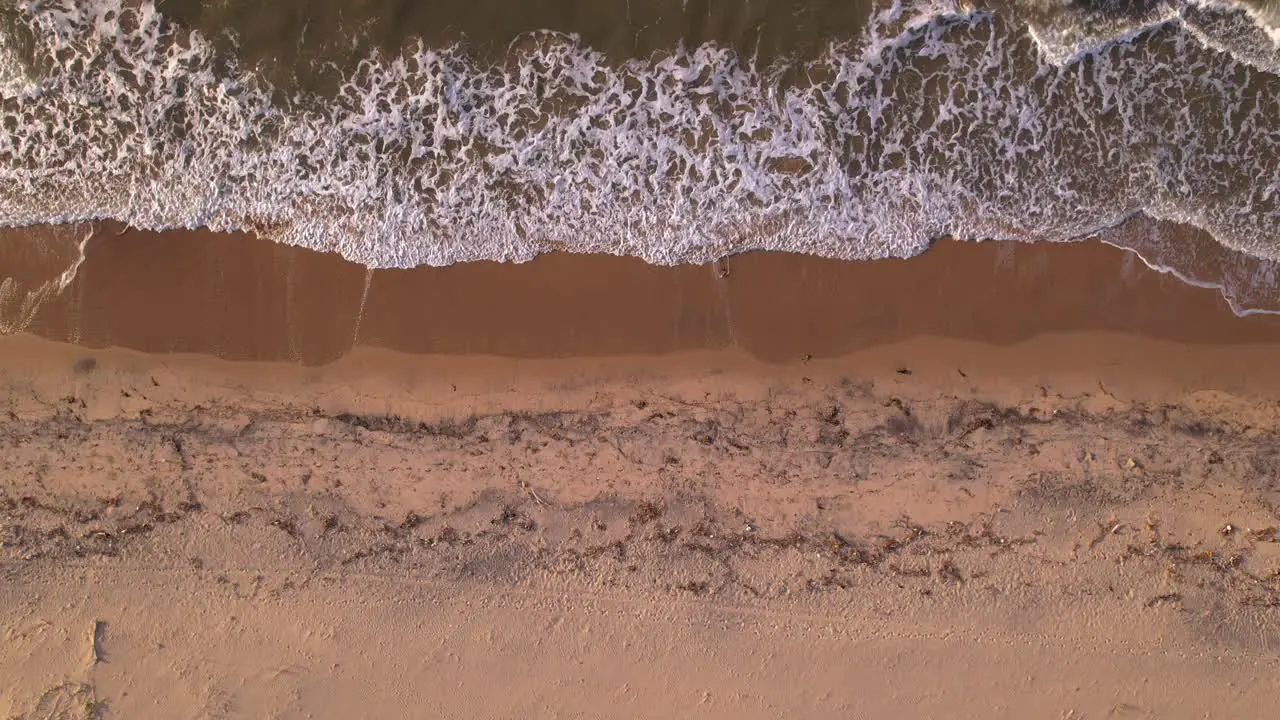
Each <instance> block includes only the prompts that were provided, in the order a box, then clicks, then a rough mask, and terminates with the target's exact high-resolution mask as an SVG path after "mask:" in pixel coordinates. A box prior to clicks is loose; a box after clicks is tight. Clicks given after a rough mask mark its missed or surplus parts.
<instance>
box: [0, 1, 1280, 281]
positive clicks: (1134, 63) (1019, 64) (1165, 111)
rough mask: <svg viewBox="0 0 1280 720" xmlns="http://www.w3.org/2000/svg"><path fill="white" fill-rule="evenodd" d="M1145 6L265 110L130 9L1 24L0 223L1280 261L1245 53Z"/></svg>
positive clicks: (905, 8)
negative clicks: (24, 51) (1201, 239)
mask: <svg viewBox="0 0 1280 720" xmlns="http://www.w3.org/2000/svg"><path fill="white" fill-rule="evenodd" d="M1161 7H1162V8H1165V9H1161V8H1156V9H1155V10H1153V12H1154V13H1155V14H1153V15H1142V16H1140V17H1137V18H1136V19H1134V18H1131V19H1130V20H1127V21H1125V22H1127V23H1128V24H1125V23H1122V22H1118V21H1117V23H1111V24H1108V23H1105V22H1099V21H1096V20H1088V21H1087V22H1083V23H1082V24H1080V25H1078V26H1074V29H1073V26H1072V25H1071V23H1072V22H1074V20H1072V19H1071V18H1072V17H1073V16H1070V15H1065V16H1062V17H1059V19H1058V20H1056V21H1055V22H1056V23H1057V24H1056V25H1035V24H1034V23H1028V24H1025V25H1018V24H1017V23H1016V22H1012V21H1011V20H1010V19H1009V17H1010V16H1008V15H1002V14H1001V11H1000V10H999V9H995V10H993V9H989V8H988V9H984V8H982V7H974V6H970V5H962V4H957V3H955V2H951V1H950V0H946V1H943V0H939V1H938V2H935V3H931V4H923V3H903V2H899V3H894V4H891V5H888V6H886V7H885V8H884V9H883V10H882V11H881V12H879V13H877V14H876V15H875V16H874V17H873V21H872V22H871V23H870V24H869V26H868V27H867V28H866V30H865V32H864V34H863V35H862V36H860V37H858V38H851V39H849V40H848V41H847V42H845V43H841V44H835V45H833V46H831V47H830V48H829V50H828V51H827V52H825V53H824V54H823V55H822V56H821V57H820V58H818V59H816V60H814V61H812V62H810V63H808V64H807V65H806V66H805V67H804V70H805V71H806V72H805V74H806V75H807V77H808V78H809V81H808V82H807V83H804V84H799V85H797V84H790V85H787V86H783V85H782V84H781V81H780V78H781V76H782V72H783V68H782V66H776V67H755V66H753V65H751V64H749V63H748V62H747V61H745V60H743V59H742V58H739V57H737V56H735V55H734V54H733V53H732V52H731V51H730V50H728V49H726V48H724V47H719V46H716V45H704V46H701V47H696V48H679V49H674V50H673V51H671V52H669V53H667V54H665V55H662V56H660V57H653V58H646V59H634V60H630V61H627V62H625V63H621V64H618V63H612V64H611V63H610V62H608V61H607V60H606V58H605V57H603V56H602V55H601V54H599V53H598V52H596V51H594V50H592V49H590V48H587V47H584V46H582V45H581V44H580V43H579V42H578V40H577V39H576V38H573V37H571V36H564V35H558V34H554V33H538V34H534V35H530V36H526V37H523V38H520V39H519V40H518V41H517V42H516V43H514V44H513V46H512V49H511V56H510V58H508V60H507V61H506V62H504V63H501V64H498V65H483V64H480V63H478V62H477V61H475V60H474V59H472V58H471V57H469V56H468V55H467V54H466V53H465V52H464V51H462V50H461V49H459V48H427V47H420V46H419V47H417V48H414V49H412V50H410V51H408V52H405V53H403V54H402V55H400V56H398V57H381V56H372V57H369V58H368V59H366V60H365V61H363V62H362V63H361V64H360V66H359V67H358V68H356V69H355V70H354V71H353V72H352V73H351V74H350V76H349V77H348V78H347V79H346V82H345V83H344V84H343V85H342V88H341V91H340V92H339V93H338V95H337V96H336V97H334V98H323V99H321V98H311V97H297V98H294V99H293V100H292V101H291V102H290V103H289V104H288V105H287V106H281V105H279V104H277V103H275V102H273V100H272V97H273V92H272V89H271V88H269V87H267V86H266V85H265V83H264V82H263V81H261V80H260V79H259V78H257V77H256V76H255V75H254V74H253V73H251V72H249V71H247V70H244V69H238V68H237V67H236V66H235V64H234V62H231V61H229V60H228V59H226V58H218V57H217V55H216V52H215V50H214V48H213V46H212V45H211V44H210V43H209V42H208V41H207V40H205V39H204V38H202V37H200V36H199V35H196V34H189V33H186V32H185V31H179V30H177V29H175V28H174V27H173V26H172V25H170V24H169V23H167V22H166V21H165V19H164V18H163V17H162V16H161V15H160V14H158V13H157V12H156V10H155V8H154V6H153V5H151V4H150V2H138V1H137V0H130V1H129V2H122V0H26V1H25V2H24V3H23V4H22V5H21V6H19V8H18V10H17V17H18V18H19V21H20V22H21V23H24V24H25V25H26V26H28V27H29V28H30V29H31V31H32V34H33V35H34V36H35V37H36V38H38V39H39V42H40V45H39V47H38V48H37V53H36V58H35V62H34V63H30V64H29V65H26V66H23V73H24V74H23V75H22V78H23V80H22V83H21V84H19V85H12V86H11V85H8V84H3V83H0V95H3V97H4V99H3V101H2V102H0V110H2V112H0V121H2V122H3V124H4V133H3V134H2V135H0V186H2V187H3V188H4V190H3V191H2V194H0V222H2V223H5V224H11V225H22V224H34V223H40V222H65V221H79V220H96V219H105V218H112V219H116V220H120V221H123V222H127V223H130V224H133V225H136V226H140V227H144V228H152V229H163V228H173V227H198V226H207V227H211V228H214V229H253V230H258V231H260V232H262V233H264V234H266V235H269V236H270V237H272V238H274V239H276V240H279V241H282V242H287V243H292V244H297V245H303V246H307V247H312V248H317V249H323V250H336V251H338V252H340V253H342V254H343V255H344V256H346V257H348V258H350V259H352V260H355V261H358V262H361V263H364V264H366V265H368V266H370V267H386V266H411V265H417V264H434V265H441V264H449V263H453V262H458V261H463V260H474V259H500V260H525V259H528V258H530V257H532V256H534V255H536V254H537V253H539V252H542V251H545V250H547V249H550V248H565V249H569V250H573V251H581V252H611V253H621V254H630V255H636V256H639V257H641V258H644V259H646V260H648V261H650V262H655V263H664V264H669V263H679V262H699V261H706V260H709V259H712V258H715V257H718V256H722V255H724V254H727V253H732V252H737V251H742V250H747V249H780V250H792V251H798V252H807V253H814V254H820V255H826V256H831V257H842V258H878V257H886V256H908V255H912V254H915V253H917V252H919V251H921V250H923V249H924V248H925V247H927V245H928V244H929V242H930V241H931V240H932V239H934V238H936V237H938V236H941V235H952V236H957V237H961V238H978V237H984V238H1000V237H1017V238H1026V237H1036V238H1043V239H1046V240H1068V239H1073V238H1078V237H1082V236H1085V235H1088V234H1091V233H1094V232H1096V231H1098V230H1099V229H1101V228H1105V227H1108V226H1111V225H1114V224H1116V223H1118V222H1120V221H1122V220H1123V219H1125V218H1127V217H1130V216H1132V215H1134V214H1135V213H1138V212H1145V213H1147V214H1149V215H1151V216H1154V217H1157V218H1164V219H1171V220H1177V221H1180V222H1186V223H1191V224H1194V225H1197V226H1199V227H1202V228H1205V229H1208V230H1209V231H1211V232H1212V233H1213V234H1214V235H1215V236H1216V237H1218V238H1219V239H1220V240H1221V241H1222V242H1223V243H1225V244H1227V245H1229V246H1231V247H1233V248H1236V249H1237V250H1241V251H1244V252H1248V253H1251V254H1253V255H1256V256H1260V257H1267V258H1280V208H1278V207H1277V202H1280V192H1278V191H1280V171H1278V168H1277V151H1278V149H1280V92H1276V90H1277V89H1280V85H1278V84H1277V83H1278V82H1280V81H1277V78H1276V77H1274V76H1273V75H1271V74H1270V72H1269V71H1270V69H1271V67H1272V66H1270V65H1268V64H1267V63H1266V62H1263V61H1259V60H1258V59H1257V58H1265V56H1266V52H1267V51H1268V50H1267V48H1268V47H1271V48H1272V49H1274V48H1273V46H1271V45H1270V42H1271V41H1270V36H1268V35H1266V33H1265V32H1263V33H1262V34H1261V35H1260V36H1257V37H1254V39H1253V40H1248V41H1247V42H1246V41H1245V40H1240V39H1239V37H1236V36H1232V37H1233V38H1235V40H1233V42H1235V41H1236V40H1239V41H1240V42H1241V43H1244V44H1245V45H1247V46H1248V47H1247V48H1246V49H1247V50H1248V52H1245V51H1244V50H1238V49H1231V48H1230V47H1227V45H1229V44H1230V43H1219V45H1214V44H1213V43H1212V42H1209V41H1207V40H1206V39H1205V38H1209V37H1219V35H1220V34H1219V35H1214V34H1213V31H1212V30H1210V31H1206V30H1204V27H1205V26H1208V25H1210V24H1211V23H1207V22H1205V21H1202V20H1188V19H1187V18H1188V17H1191V14H1193V13H1202V14H1203V13H1215V12H1216V13H1218V16H1223V17H1226V16H1233V15H1231V13H1234V12H1235V11H1234V10H1230V9H1229V8H1228V9H1227V11H1224V12H1225V13H1226V14H1225V15H1224V12H1220V11H1219V10H1216V9H1213V8H1211V7H1208V5H1206V4H1205V3H1196V4H1194V5H1193V4H1189V3H1188V4H1169V5H1167V7H1165V6H1163V5H1162V6H1161ZM1014 16H1016V13H1014ZM1241 16H1242V17H1247V15H1241ZM1195 17H1196V18H1199V17H1200V16H1198V15H1197V16H1195ZM1206 17H1208V16H1206ZM1214 17H1217V16H1214ZM1254 27H1257V26H1254ZM1045 28H1051V29H1052V32H1049V31H1047V30H1046V29H1045ZM1258 37H1261V38H1266V45H1265V46H1264V44H1262V43H1261V42H1259V41H1258ZM1246 40H1247V38H1246ZM1224 48H1226V49H1225V50H1224ZM1249 53H1253V55H1250V54H1249ZM1255 56H1256V57H1255ZM6 57H7V56H5V55H4V48H3V46H0V64H3V62H4V58H6ZM1251 58H1252V59H1251ZM3 67H9V66H8V65H5V66H3ZM3 67H0V78H7V77H9V76H8V75H3V73H4V72H6V71H5V70H4V69H3ZM15 67H16V65H15ZM31 67H35V68H39V69H40V72H39V73H37V74H34V75H33V74H32V72H31V71H30V69H29V68H31Z"/></svg>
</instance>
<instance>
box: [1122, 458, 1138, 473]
mask: <svg viewBox="0 0 1280 720" xmlns="http://www.w3.org/2000/svg"><path fill="white" fill-rule="evenodd" d="M1138 467H1141V465H1139V464H1138V461H1137V460H1134V459H1133V458H1132V457H1127V458H1125V459H1124V469H1125V470H1133V469H1135V468H1138Z"/></svg>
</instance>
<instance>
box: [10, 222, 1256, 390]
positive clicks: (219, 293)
mask: <svg viewBox="0 0 1280 720" xmlns="http://www.w3.org/2000/svg"><path fill="white" fill-rule="evenodd" d="M86 234H88V229H87V228H84V227H75V228H41V229H38V230H7V231H4V233H3V234H2V235H0V268H3V270H4V273H3V274H4V275H6V276H9V277H12V278H13V279H14V280H15V283H14V291H13V292H12V293H9V297H6V298H4V301H3V304H0V309H2V312H0V320H3V321H4V323H5V325H6V327H8V328H9V329H10V330H13V329H16V326H19V325H21V323H19V322H17V319H18V316H19V315H20V313H19V312H18V310H19V305H20V302H19V301H20V299H21V298H22V297H23V296H24V295H25V294H27V293H31V292H33V291H35V290H37V289H38V288H40V286H41V284H42V283H45V282H47V281H48V280H49V279H51V278H54V277H56V276H57V275H58V274H59V273H61V272H62V271H63V270H64V269H65V268H66V267H67V265H69V264H70V261H71V259H73V258H74V257H75V249H74V243H75V242H76V241H78V240H80V239H81V238H83V237H84V236H85V235H86ZM33 236H35V237H36V238H37V239H36V241H35V242H32V238H33ZM85 255H86V259H85V261H84V263H83V265H82V266H81V267H80V268H79V270H78V272H77V273H76V276H75V279H74V281H73V282H72V283H71V284H70V285H69V286H68V287H67V288H66V290H64V291H63V292H62V293H61V294H59V295H57V296H55V297H50V298H47V299H46V302H44V303H42V304H41V306H40V309H39V311H38V313H36V314H35V315H34V317H33V318H32V320H31V322H30V323H29V324H28V325H26V326H25V327H23V328H22V329H24V330H25V331H27V332H31V333H33V334H36V335H39V336H41V337H45V338H49V339H53V340H59V341H74V342H76V343H78V344H82V345H84V346H87V347H108V346H119V347H125V348H130V349H134V350H140V351H143V352H193V353H206V354H212V355H216V356H218V357H222V358H227V359H234V360H265V361H277V360H287V361H297V362H301V363H304V364H308V365H315V364H323V363H326V362H330V361H332V360H334V359H336V358H338V357H340V356H341V355H342V354H343V353H345V352H347V351H348V350H350V349H351V348H352V347H353V346H354V345H357V344H358V345H369V346H374V347H381V348H385V349H389V350H395V351H398V352H404V353H411V354H418V355H494V356H500V357H518V358H538V357H602V356H617V355H660V354H666V353H674V352H682V351H703V350H726V349H733V350H738V351H742V352H744V353H746V354H748V355H750V356H752V357H754V358H758V359H760V360H764V361H766V362H770V363H787V362H796V361H799V360H801V359H803V358H805V357H819V358H822V357H837V356H840V355H844V354H848V353H851V352H854V351H858V350H863V349H867V348H871V347H875V346H878V345H884V344H886V343H892V342H899V341H902V340H906V339H909V338H913V337H918V336H936V337H950V338H957V339H968V340H976V341H980V342H984V343H991V344H997V345H1008V344H1011V343H1015V342H1019V341H1022V340H1026V339H1028V338H1031V337H1033V336H1036V335H1043V334H1053V333H1063V332H1078V331H1107V332H1120V333H1127V334H1135V335H1140V336H1143V337H1151V338H1157V339H1162V340H1171V341H1174V342H1179V343H1192V344H1228V345H1234V344H1241V343H1259V342H1274V341H1276V340H1278V339H1280V318H1277V317H1267V316H1253V317H1248V318H1236V317H1234V316H1233V315H1232V314H1231V312H1230V311H1229V309H1228V307H1227V305H1226V303H1225V302H1224V301H1223V300H1222V299H1221V297H1220V296H1219V295H1218V294H1217V292H1216V291H1214V290H1208V289H1202V288H1195V287H1189V286H1187V285H1185V284H1183V283H1182V282H1180V281H1179V280H1177V279H1176V278H1173V277H1171V276H1167V275H1161V274H1159V273H1156V272H1154V271H1151V270H1149V269H1148V268H1146V267H1145V266H1143V265H1142V263H1141V262H1140V261H1139V260H1137V259H1136V258H1135V257H1134V256H1133V255H1131V254H1129V253H1126V252H1124V251H1121V250H1118V249H1116V248H1112V247H1109V246H1106V245H1103V244H1101V243H1097V242H1087V243H1080V244H1071V245H1048V244H1019V243H1008V242H999V243H997V242H990V243H957V242H951V241H942V242H939V243H938V244H937V245H936V246H935V247H934V248H933V249H932V250H931V251H930V252H928V253H925V254H923V255H921V256H918V257H915V258H911V259H909V260H889V261H881V262H874V263H850V262H843V261H835V260H826V259H821V258H814V257H808V256H802V255H790V254H778V253H751V254H746V255H741V256H737V257H733V258H731V259H729V260H727V261H725V263H724V264H723V265H718V266H715V267H710V266H679V267H657V266H652V265H647V264H645V263H643V262H641V261H638V260H635V259H632V258H621V257H612V256H581V255H568V254H549V255H544V256H542V257H540V258H538V259H537V260H535V261H533V262H530V263H525V264H499V263H491V262H479V263H470V264H463V265H455V266H452V267H448V268H429V267H421V268H416V269H412V270H378V271H372V272H370V271H366V270H365V269H364V268H363V267H361V266H358V265H355V264H353V263H350V262H347V261H345V260H343V259H341V258H340V257H338V256H336V255H333V254H326V253H317V252H313V251H310V250H305V249H299V248H291V247H285V246H281V245H278V244H274V243H269V242H264V241H260V240H256V239H254V238H252V237H249V236H245V235H237V234H213V233H207V232H170V233H150V232H138V231H127V232H123V234H121V231H120V229H119V228H117V227H114V226H111V225H103V226H99V227H98V228H97V229H96V231H94V232H93V234H92V239H91V240H90V241H89V242H88V244H87V247H86V252H85Z"/></svg>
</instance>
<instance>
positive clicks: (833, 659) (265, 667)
mask: <svg viewBox="0 0 1280 720" xmlns="http://www.w3.org/2000/svg"><path fill="white" fill-rule="evenodd" d="M1066 346H1074V347H1089V348H1098V349H1097V350H1095V351H1094V352H1096V353H1098V354H1099V357H1098V358H1093V359H1090V360H1089V361H1088V363H1087V366H1088V367H1096V368H1103V371H1101V372H1095V373H1079V372H1069V371H1067V370H1064V369H1058V370H1043V369H1028V368H1034V367H1035V365H1036V363H1035V362H1034V361H1035V359H1037V358H1049V357H1054V356H1061V355H1062V353H1061V348H1063V347H1066ZM0 351H2V352H3V354H4V357H5V358H6V363H5V369H4V371H3V373H2V374H0V384H2V385H3V387H4V391H5V392H4V397H5V398H6V406H5V408H3V410H4V417H3V419H0V444H3V451H2V454H3V457H4V471H5V482H4V485H3V489H2V490H0V548H2V550H0V552H2V553H3V556H2V557H3V565H0V574H2V575H3V579H2V580H0V626H2V627H3V632H4V637H5V647H6V651H5V652H4V653H3V654H2V655H0V677H3V678H5V679H6V680H5V683H6V688H5V690H6V692H5V694H4V695H3V698H4V700H3V702H2V703H0V715H3V716H6V717H7V716H11V715H16V716H19V717H48V716H54V717H81V716H82V715H76V714H74V713H77V712H83V711H84V710H85V708H86V707H88V708H90V709H91V710H92V711H93V712H97V713H99V715H98V716H99V717H129V718H132V717H192V718H196V717H227V718H231V717H459V718H462V717H466V718H487V717H491V718H505V717H652V718H659V717H661V718H669V717H712V718H716V717H723V718H731V717H732V718H774V717H901V716H904V714H905V715H908V716H911V717H948V718H967V717H973V718H978V717H983V718H986V717H1048V718H1106V717H1117V718H1119V717H1123V718H1130V717H1134V718H1137V717H1152V718H1155V717H1159V718H1184V717H1185V718H1192V717H1197V718H1198V717H1263V716H1265V715H1267V714H1269V713H1274V712H1275V711H1276V710H1277V709H1280V696H1278V695H1277V694H1276V693H1275V692H1274V687H1275V685H1274V678H1275V673H1276V671H1277V669H1280V662H1278V660H1280V655H1278V653H1280V622H1278V620H1280V613H1278V611H1277V608H1278V607H1280V543H1278V542H1277V530H1276V528H1277V526H1278V525H1280V481H1278V480H1277V472H1280V451H1278V450H1277V447H1280V446H1278V445H1277V442H1276V441H1277V434H1278V433H1280V405H1278V404H1277V402H1276V395H1275V394H1274V393H1266V392H1263V393H1255V394H1252V395H1244V394H1239V393H1232V392H1226V391H1220V390H1193V389H1188V388H1187V387H1186V385H1185V384H1178V383H1175V382H1170V381H1167V380H1166V381H1159V382H1157V381H1152V380H1151V378H1150V377H1147V379H1146V381H1145V382H1143V381H1142V380H1141V378H1142V377H1143V376H1144V375H1143V373H1132V374H1131V375H1130V376H1128V377H1129V379H1126V374H1125V373H1126V370H1125V365H1124V363H1123V362H1122V361H1117V362H1112V363H1108V362H1106V361H1104V360H1103V359H1102V358H1103V357H1110V358H1113V359H1116V358H1120V359H1123V358H1124V357H1126V356H1134V357H1153V356H1154V357H1165V358H1168V359H1169V360H1168V363H1167V368H1166V371H1165V372H1164V373H1162V374H1161V377H1163V378H1173V379H1177V378H1183V377H1199V378H1200V381H1201V382H1202V383H1203V384H1206V385H1225V384H1227V383H1228V382H1229V380H1230V378H1229V376H1230V375H1231V374H1232V372H1233V371H1232V370H1231V369H1230V368H1232V367H1237V366H1240V365H1241V364H1243V366H1246V367H1258V365H1257V363H1261V362H1265V360H1266V358H1268V357H1273V356H1274V355H1273V354H1272V353H1273V352H1274V351H1273V350H1272V349H1271V348H1269V347H1252V348H1233V349H1227V350H1222V349H1215V348H1200V349H1195V348H1189V347H1187V346H1183V347H1181V348H1179V347H1178V346H1174V345H1172V344H1169V343H1165V342H1160V341H1153V340H1141V339H1137V338H1133V337H1128V336H1117V335H1110V334H1105V333H1093V334H1075V335H1069V336H1054V337H1044V338H1040V339H1037V340H1033V341H1028V342H1025V343H1021V344H1018V345H1015V346H1011V347H1007V348H1001V349H993V348H991V347H990V346H986V345H981V344H978V343H972V342H961V341H946V340H929V339H922V340H918V341H913V342H908V343H902V344H897V345H892V346H886V347H882V348H879V349H877V350H875V351H868V352H863V353H856V354H853V355H849V356H847V357H844V358H842V359H840V360H832V361H820V360H814V361H811V362H809V363H802V364H797V365H793V366H786V367H777V366H764V365H761V364H760V363H759V362H758V361H755V360H752V359H750V358H747V357H745V356H742V355H740V354H733V353H718V354H684V355H677V356H671V357H668V358H666V359H663V360H657V359H653V358H649V359H642V358H615V359H613V360H610V361H608V362H601V363H594V364H592V363H586V362H577V363H574V362H570V361H523V362H521V361H507V360H500V359H487V360H485V359H480V360H475V361H467V360H452V359H447V358H441V359H436V360H430V359H424V358H411V357H407V356H403V355H398V354H395V353H390V352H387V351H380V350H369V349H365V350H360V351H357V352H356V353H353V354H351V355H349V356H348V357H346V358H344V359H343V360H341V361H339V362H337V363H335V364H331V365H329V366H326V367H324V368H301V367H297V366H285V365H280V364H265V363H227V362H223V361H216V360H210V359H207V358H202V357H192V356H163V357H162V356H154V355H143V354H138V353H134V352H131V351H124V350H109V351H86V350H83V349H79V348H75V347H73V346H67V345H64V344H55V343H51V342H48V341H43V340H38V339H34V338H30V337H12V338H7V339H5V340H3V342H2V343H0ZM1232 359H1234V362H1235V363H1236V365H1232V362H1231V360H1232ZM1001 362H1003V363H1004V366H1001V364H1000V363H1001ZM1010 368H1015V369H1010ZM1016 368H1022V370H1021V371H1018V370H1016ZM1214 368H1218V370H1214ZM1221 368H1228V369H1227V370H1225V371H1224V370H1221ZM992 369H994V370H992ZM1130 369H1132V368H1130ZM1197 373H1198V374H1197ZM95 703H96V704H95ZM58 707H62V708H64V709H65V708H71V710H70V711H68V712H72V713H73V714H63V715H58V714H57V708H58ZM23 713H30V714H28V715H24V714H23Z"/></svg>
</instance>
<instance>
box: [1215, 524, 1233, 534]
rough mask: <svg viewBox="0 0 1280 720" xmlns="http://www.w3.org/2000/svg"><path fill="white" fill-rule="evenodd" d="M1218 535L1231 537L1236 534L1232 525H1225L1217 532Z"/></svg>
mask: <svg viewBox="0 0 1280 720" xmlns="http://www.w3.org/2000/svg"><path fill="white" fill-rule="evenodd" d="M1218 533H1219V534H1221V535H1222V536H1223V537H1231V536H1232V535H1235V534H1236V526H1235V525H1232V524H1231V523H1227V524H1226V525H1223V526H1222V529H1221V530H1219V531H1218Z"/></svg>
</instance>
